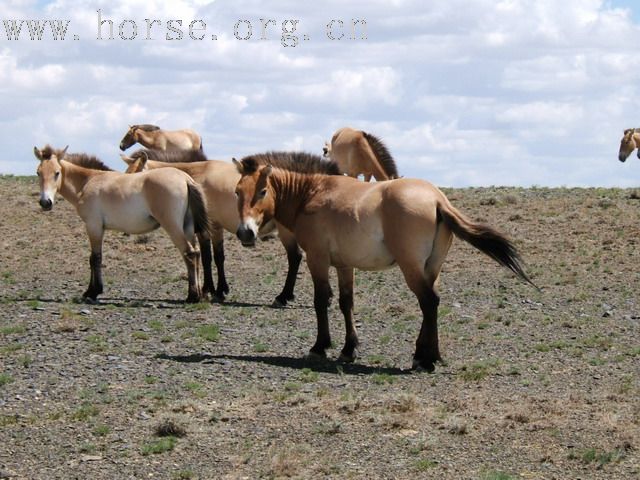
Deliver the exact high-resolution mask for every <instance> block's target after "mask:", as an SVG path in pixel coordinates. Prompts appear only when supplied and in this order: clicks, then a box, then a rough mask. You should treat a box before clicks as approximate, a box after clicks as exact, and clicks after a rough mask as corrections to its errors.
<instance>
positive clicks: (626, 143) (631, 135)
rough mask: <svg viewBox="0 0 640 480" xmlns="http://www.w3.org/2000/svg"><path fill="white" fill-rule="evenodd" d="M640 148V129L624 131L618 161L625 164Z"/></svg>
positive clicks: (639, 153)
mask: <svg viewBox="0 0 640 480" xmlns="http://www.w3.org/2000/svg"><path fill="white" fill-rule="evenodd" d="M639 146H640V128H627V129H626V130H625V131H624V135H623V136H622V140H620V150H619V151H618V160H620V161H621V162H624V161H625V160H626V159H627V157H628V156H629V155H631V152H633V151H634V150H635V149H636V148H638V147H639ZM638 158H640V149H639V150H638Z"/></svg>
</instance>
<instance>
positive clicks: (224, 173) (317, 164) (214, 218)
mask: <svg viewBox="0 0 640 480" xmlns="http://www.w3.org/2000/svg"><path fill="white" fill-rule="evenodd" d="M175 153H176V154H177V152H175ZM172 154H174V152H172ZM162 156H163V153H162V152H160V154H158V152H155V151H144V150H142V151H140V152H136V153H134V154H133V155H132V156H131V157H126V156H124V155H121V157H122V159H123V160H124V161H125V162H126V163H127V164H128V165H129V167H128V168H127V170H126V172H127V173H133V172H140V171H143V170H145V169H156V168H163V167H168V166H173V167H175V168H178V169H180V170H182V171H184V172H186V173H188V174H189V175H191V177H192V178H193V179H194V180H195V181H196V182H198V183H199V184H200V185H201V186H202V189H203V190H204V192H205V195H206V197H207V203H208V211H209V218H210V221H211V240H212V242H213V259H214V261H215V264H216V270H217V271H218V287H217V288H214V282H213V276H212V273H211V253H210V249H211V247H209V245H208V244H206V242H201V244H200V247H201V251H202V265H203V270H204V290H205V292H210V293H211V295H212V296H213V297H214V299H216V300H218V301H223V300H224V297H225V294H226V293H228V292H229V286H228V285H227V280H226V276H225V272H224V244H223V240H224V230H226V231H228V232H230V233H233V234H235V233H236V232H237V231H238V226H239V225H240V218H239V217H238V207H237V203H238V200H237V198H236V196H235V189H236V185H237V183H238V180H240V174H239V173H238V170H237V168H236V167H235V166H234V165H233V164H232V163H229V162H223V161H220V160H208V161H206V162H191V163H166V162H161V161H155V160H151V158H152V157H154V158H161V157H162ZM249 158H253V159H254V161H256V162H258V163H260V164H266V163H271V164H273V165H277V166H279V167H281V168H284V169H289V170H295V171H300V172H309V173H324V174H330V175H339V171H338V168H337V165H336V164H335V163H333V162H328V161H325V160H322V159H321V158H320V157H319V156H317V155H310V154H307V153H300V152H292V153H289V152H269V153H263V154H257V155H253V156H251V157H249ZM274 228H277V230H278V237H279V239H280V242H282V245H283V246H284V249H285V251H286V252H287V262H288V271H287V277H286V280H285V284H284V287H283V288H282V291H281V292H280V294H279V295H278V296H277V297H276V299H275V300H274V302H273V304H272V305H273V306H274V307H284V306H286V305H287V302H288V301H290V300H293V299H294V293H293V291H294V288H295V282H296V276H297V274H298V269H299V267H300V261H301V260H302V253H301V252H300V248H299V247H298V244H297V242H296V240H295V238H294V236H293V234H292V233H291V232H290V231H289V230H287V229H286V228H284V227H283V226H282V225H280V224H279V223H278V222H265V223H264V224H263V225H262V226H261V228H260V232H259V236H264V235H267V234H269V233H270V232H272V231H273V229H274Z"/></svg>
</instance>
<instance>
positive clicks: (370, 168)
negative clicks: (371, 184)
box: [323, 127, 399, 182]
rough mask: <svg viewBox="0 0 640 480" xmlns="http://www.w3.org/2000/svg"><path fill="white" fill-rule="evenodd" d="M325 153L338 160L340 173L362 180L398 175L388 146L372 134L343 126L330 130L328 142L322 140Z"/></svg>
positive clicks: (388, 178) (384, 178) (326, 155)
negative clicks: (359, 177) (330, 136)
mask: <svg viewBox="0 0 640 480" xmlns="http://www.w3.org/2000/svg"><path fill="white" fill-rule="evenodd" d="M323 151H324V156H325V157H329V158H331V159H332V160H333V161H334V162H336V163H337V164H338V167H339V168H340V172H341V173H346V174H347V175H349V176H350V177H354V178H358V175H360V174H362V175H364V180H365V182H368V181H370V180H371V177H372V176H373V177H374V178H375V179H376V180H377V181H379V182H380V181H382V180H390V179H394V178H398V177H399V175H398V169H397V167H396V163H395V161H394V160H393V157H392V156H391V153H389V149H388V148H387V146H386V145H385V144H384V143H383V142H382V140H380V139H379V138H378V137H376V136H375V135H372V134H370V133H367V132H363V131H362V130H354V129H353V128H350V127H344V128H341V129H340V130H338V131H337V132H336V133H334V134H333V138H332V139H331V144H329V143H325V146H324V149H323Z"/></svg>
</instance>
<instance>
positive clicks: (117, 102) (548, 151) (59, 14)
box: [0, 0, 640, 187]
mask: <svg viewBox="0 0 640 480" xmlns="http://www.w3.org/2000/svg"><path fill="white" fill-rule="evenodd" d="M635 3H636V2H632V1H622V0H615V1H600V0H567V1H564V2H557V1H553V0H501V1H493V0H492V1H489V0H471V1H469V0H465V1H462V0H449V1H445V0H436V1H431V2H421V1H418V0H384V1H383V0H366V1H365V0H357V1H353V2H349V4H348V6H345V4H344V2H339V1H337V0H335V1H324V2H320V1H318V2H313V3H311V2H296V1H293V0H286V1H271V2H262V1H258V0H250V1H248V0H246V1H235V2H231V1H221V0H218V1H215V2H211V1H207V0H195V1H173V2H168V1H159V0H129V1H124V0H115V1H106V0H90V1H73V2H72V1H71V0H56V1H50V2H47V1H35V0H8V1H3V8H2V11H1V12H0V17H1V18H0V20H9V19H40V20H44V19H64V20H69V21H70V26H69V32H68V34H67V39H66V40H65V41H54V40H52V39H51V36H50V32H49V31H45V34H44V36H43V39H42V40H34V41H32V40H30V39H29V37H28V31H27V29H26V27H24V31H23V32H22V36H21V38H20V39H19V40H12V41H10V40H8V39H7V36H6V32H5V29H4V26H3V25H0V112H2V114H1V115H0V141H1V142H2V145H3V151H2V153H1V154H0V173H14V174H32V173H33V172H34V171H35V167H36V164H35V159H34V158H33V155H32V149H33V146H34V145H38V146H41V145H44V144H45V143H47V142H49V143H51V144H53V145H55V146H64V145H67V144H69V145H70V151H86V152H89V153H92V154H96V155H98V156H99V157H100V158H102V159H103V160H104V161H105V162H106V163H107V164H109V165H110V166H112V167H113V168H117V169H120V170H122V169H123V168H122V167H123V164H122V163H121V161H120V159H119V155H118V153H119V151H118V143H119V141H120V138H121V137H122V135H123V134H124V133H125V130H126V128H127V125H128V124H132V123H156V124H158V125H160V126H162V127H163V128H167V129H174V128H184V127H190V128H194V129H195V130H197V131H198V132H200V133H201V135H202V137H203V141H204V146H205V151H206V152H207V154H208V155H209V156H210V157H211V158H219V159H230V158H231V157H232V156H236V157H240V156H243V155H247V154H250V153H255V152H260V151H265V150H272V149H302V150H307V151H312V152H316V153H321V151H322V145H323V143H324V141H325V140H327V139H329V138H331V135H332V134H333V132H334V131H335V130H336V129H338V128H340V127H343V126H346V125H350V126H352V127H354V128H359V129H363V130H366V131H369V132H371V133H373V134H375V135H377V136H379V137H381V138H382V139H383V140H385V142H386V143H387V144H388V146H389V148H390V150H391V152H392V154H393V156H394V158H395V159H396V162H397V163H398V168H399V170H400V173H401V174H403V175H405V176H411V177H420V178H425V179H428V180H430V181H432V182H434V183H436V184H438V185H442V186H469V185H520V186H530V185H548V186H560V185H568V186H621V187H629V186H638V185H639V184H640V160H638V159H637V158H636V156H635V154H634V155H633V156H632V157H630V159H629V160H628V161H627V162H626V163H624V164H622V163H620V162H618V160H617V151H618V147H619V141H620V137H621V135H622V131H623V130H624V129H625V128H628V127H632V126H634V127H640V118H638V117H640V114H639V113H638V112H639V111H640V108H639V107H640V105H639V103H640V101H639V100H637V99H640V92H639V89H640V81H639V80H640V69H638V68H637V61H636V57H637V45H638V39H639V38H640V29H639V26H640V25H639V24H640V20H639V19H640V6H636V5H635ZM98 9H101V11H102V15H103V19H110V20H112V21H113V22H114V30H115V36H116V39H114V40H97V39H96V36H97V12H96V11H97V10H98ZM146 18H149V19H157V20H160V22H161V24H155V25H154V27H153V28H154V30H152V35H151V36H152V40H145V36H146V24H145V19H146ZM352 18H356V19H364V20H366V22H367V29H366V36H367V38H366V39H364V40H363V39H358V40H350V39H349V38H348V37H349V36H350V35H349V32H348V31H345V33H346V35H345V37H343V38H342V39H340V40H330V39H329V38H328V37H327V31H326V30H327V24H328V23H329V22H330V21H331V20H332V19H335V20H338V19H340V20H342V21H344V22H345V26H346V27H348V26H349V22H350V21H351V19H352ZM178 19H180V20H182V22H183V26H182V30H183V39H182V40H166V35H167V34H171V32H170V31H169V30H168V29H167V22H168V21H169V20H178ZM199 19H202V20H204V21H205V23H206V32H205V34H204V35H205V39H204V40H202V41H199V40H191V39H189V38H188V25H189V23H190V22H191V21H193V20H199ZM260 19H273V20H275V22H276V25H275V26H274V25H272V24H270V25H269V27H268V30H267V32H266V35H265V36H266V39H265V40H261V39H260V38H261V36H262V35H261V23H260ZM287 19H295V20H299V23H298V25H297V27H296V32H295V34H296V35H298V45H297V46H296V47H285V46H283V45H282V42H281V38H280V37H281V27H282V23H283V21H285V20H287ZM124 20H132V21H134V22H135V23H136V27H137V29H138V32H137V33H138V34H137V37H136V38H135V39H133V40H123V39H121V38H119V31H118V27H119V24H120V23H121V22H123V21H124ZM239 20H248V21H249V22H251V25H252V36H251V38H250V39H248V40H238V39H237V38H236V37H235V36H234V25H235V24H236V23H237V22H238V21H239ZM174 25H175V24H174ZM334 25H337V23H334ZM240 26H241V27H242V28H243V30H241V31H240V32H238V33H239V34H240V35H246V34H247V31H246V30H244V28H245V27H246V22H243V23H242V24H241V25H240ZM107 28H108V27H103V35H104V36H107V32H108V30H107ZM132 33H133V30H132V23H131V22H128V23H125V24H124V30H123V34H124V36H127V37H128V36H132ZM213 34H215V35H217V38H218V39H217V40H216V41H213V40H211V35H213ZM73 35H77V36H78V38H79V40H73ZM196 35H200V33H198V32H196ZM303 35H308V37H309V40H303V39H302V36H303ZM337 36H339V35H338V34H337V33H336V34H335V35H334V37H337Z"/></svg>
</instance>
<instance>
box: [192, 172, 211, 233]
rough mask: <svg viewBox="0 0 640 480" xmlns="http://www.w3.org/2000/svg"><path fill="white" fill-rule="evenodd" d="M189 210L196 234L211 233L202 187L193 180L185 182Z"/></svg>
mask: <svg viewBox="0 0 640 480" xmlns="http://www.w3.org/2000/svg"><path fill="white" fill-rule="evenodd" d="M187 189H188V201H189V210H190V211H191V216H192V217H193V226H194V231H195V232H196V233H205V234H207V235H209V234H210V233H211V224H210V222H209V213H208V211H207V204H206V202H205V195H204V192H203V191H202V187H201V186H200V185H198V184H197V183H196V182H195V181H194V180H192V179H191V178H189V180H188V181H187Z"/></svg>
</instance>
